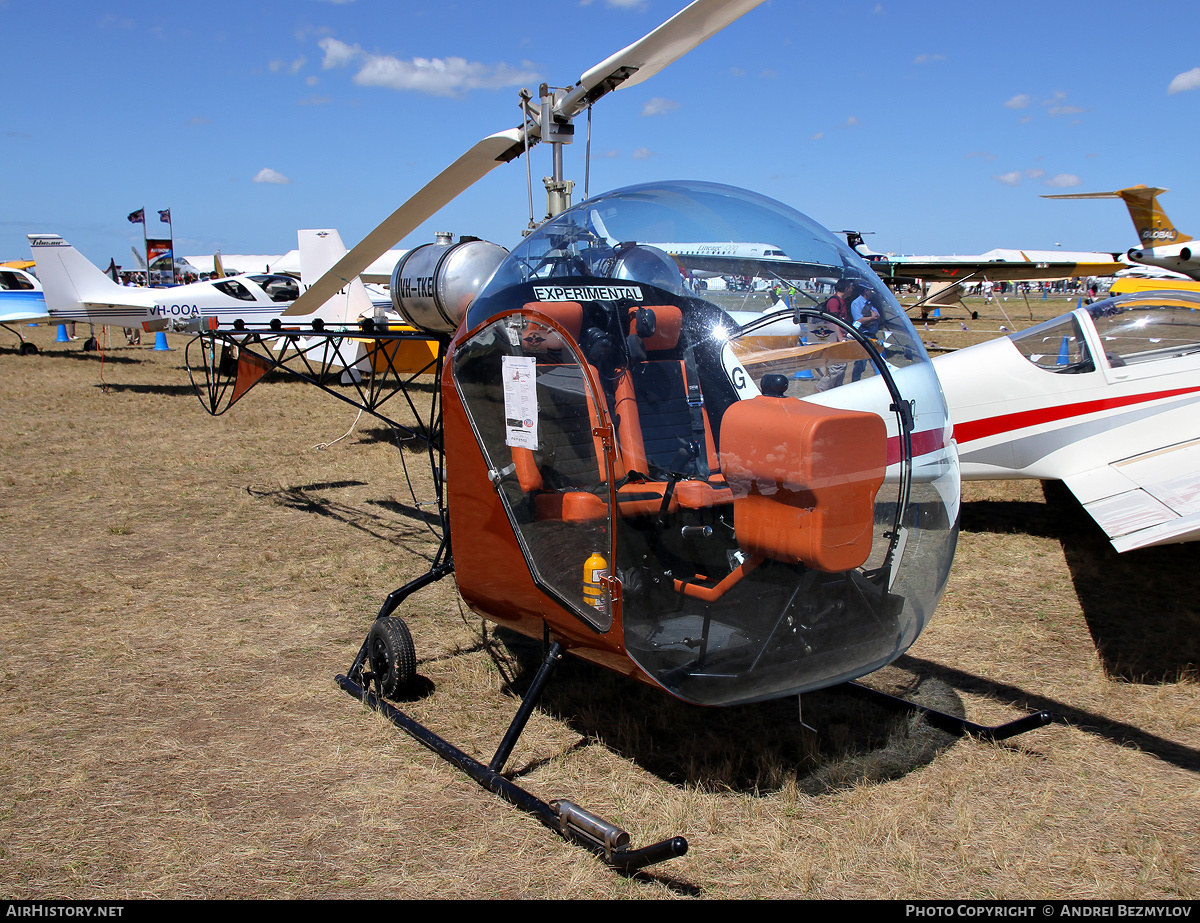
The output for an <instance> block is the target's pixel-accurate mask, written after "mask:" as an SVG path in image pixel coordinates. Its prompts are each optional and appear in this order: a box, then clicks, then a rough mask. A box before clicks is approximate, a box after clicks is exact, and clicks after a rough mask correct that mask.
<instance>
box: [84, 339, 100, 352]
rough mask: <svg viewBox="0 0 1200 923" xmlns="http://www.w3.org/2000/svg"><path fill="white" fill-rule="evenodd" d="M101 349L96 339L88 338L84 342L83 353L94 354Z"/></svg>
mask: <svg viewBox="0 0 1200 923" xmlns="http://www.w3.org/2000/svg"><path fill="white" fill-rule="evenodd" d="M99 348H100V344H99V343H97V342H96V338H95V337H88V338H87V339H86V340H84V341H83V351H84V352H85V353H94V352H95V351H96V350H97V349H99Z"/></svg>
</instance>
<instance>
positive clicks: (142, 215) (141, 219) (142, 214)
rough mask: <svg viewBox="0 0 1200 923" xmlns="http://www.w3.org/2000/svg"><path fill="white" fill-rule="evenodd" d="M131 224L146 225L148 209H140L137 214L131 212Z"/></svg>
mask: <svg viewBox="0 0 1200 923" xmlns="http://www.w3.org/2000/svg"><path fill="white" fill-rule="evenodd" d="M129 223H130V224H145V223H146V209H144V208H139V209H138V210H137V211H135V212H130V213H129Z"/></svg>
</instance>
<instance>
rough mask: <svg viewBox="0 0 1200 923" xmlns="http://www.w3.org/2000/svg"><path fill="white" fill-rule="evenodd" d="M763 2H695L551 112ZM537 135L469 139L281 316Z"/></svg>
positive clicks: (570, 112)
mask: <svg viewBox="0 0 1200 923" xmlns="http://www.w3.org/2000/svg"><path fill="white" fill-rule="evenodd" d="M762 2H763V0H695V2H693V3H691V4H690V5H688V6H686V7H684V8H683V9H682V10H680V11H679V12H678V13H676V14H675V15H674V16H672V17H671V18H670V19H668V20H667V21H666V22H664V23H663V24H662V25H661V26H659V27H658V28H657V29H655V30H654V31H653V32H650V33H649V34H648V35H646V36H644V37H642V38H641V39H639V40H638V41H636V42H634V43H633V44H632V45H629V46H628V47H626V48H623V49H621V50H620V51H618V52H617V53H616V54H614V55H611V56H610V57H608V58H606V59H605V60H603V61H601V62H600V63H599V64H597V65H596V66H595V67H593V68H591V69H590V70H588V71H586V72H585V73H584V74H583V76H582V77H580V78H579V82H578V83H576V85H575V86H574V87H572V88H571V89H570V90H569V91H568V92H567V93H566V94H565V95H564V96H563V97H562V98H561V99H557V101H556V103H555V105H554V107H553V109H552V110H551V116H552V118H554V119H555V120H556V121H559V122H563V121H570V120H571V119H572V118H574V117H575V116H576V115H578V114H579V113H580V112H582V111H583V110H585V109H586V108H587V107H588V106H590V105H592V103H594V102H595V101H596V100H598V99H600V98H601V97H602V96H604V95H606V94H607V93H609V92H611V91H612V90H616V89H620V88H621V87H627V86H634V85H636V84H638V83H641V82H642V81H644V80H646V79H647V78H649V77H653V76H654V75H655V74H657V73H658V72H659V71H660V70H662V69H663V68H664V67H666V66H667V65H668V64H670V63H671V62H672V61H674V60H676V59H677V58H680V57H682V56H683V55H685V54H687V52H689V51H691V50H692V49H693V48H695V47H696V46H698V45H700V44H701V43H702V42H704V41H705V40H707V39H708V38H710V37H712V36H713V35H715V34H716V33H717V32H719V31H721V29H723V28H725V26H727V25H729V23H731V22H733V21H734V20H735V19H737V18H739V17H740V16H742V15H744V14H745V13H748V12H749V11H750V10H752V9H754V7H756V6H758V5H759V4H760V3H762ZM541 138H542V126H541V125H540V124H539V123H538V122H536V121H533V120H527V121H526V122H525V124H524V125H522V126H518V127H517V128H513V129H510V130H508V131H501V132H497V133H496V134H494V135H489V136H488V137H486V138H484V139H483V140H482V141H479V142H477V143H476V144H475V145H474V146H473V147H472V148H471V149H470V150H468V151H467V152H466V153H465V154H463V155H462V156H461V157H459V158H458V160H456V161H454V163H452V164H451V165H450V166H448V167H447V168H446V169H445V170H443V171H442V172H441V173H439V174H438V175H437V176H435V177H434V178H433V179H432V180H431V181H430V182H429V183H428V184H426V185H425V186H424V187H423V188H422V189H421V190H420V191H418V192H417V193H416V194H415V195H414V196H413V197H412V198H410V199H409V200H408V201H407V202H405V203H404V204H403V205H401V206H400V207H399V208H398V209H396V210H395V211H394V212H392V214H391V215H389V216H388V217H387V218H385V219H384V221H383V223H382V224H380V225H379V226H378V227H377V228H375V230H373V231H372V232H371V233H370V234H368V235H367V236H366V237H364V238H363V239H362V240H361V241H359V243H358V244H357V245H356V246H355V247H354V249H353V250H351V251H350V252H349V253H347V254H346V255H345V256H344V257H342V258H341V259H340V260H338V261H337V263H335V264H334V265H333V267H332V268H331V269H330V270H329V271H328V272H326V273H325V274H324V275H323V276H321V278H319V279H318V280H317V281H316V282H314V283H313V284H312V286H311V287H310V288H309V289H308V290H307V291H306V292H304V294H302V295H301V296H300V297H299V298H297V299H296V300H295V301H294V302H292V304H291V306H290V307H288V309H287V310H286V311H284V312H283V316H285V317H295V316H297V315H304V314H311V313H313V312H314V311H316V310H317V308H319V307H321V305H323V304H324V303H325V302H326V301H328V300H329V299H330V298H332V297H333V296H334V295H335V294H336V293H337V291H338V290H339V289H341V288H342V287H343V286H344V285H346V283H348V282H349V281H350V280H351V279H353V278H354V277H355V276H357V275H359V274H360V273H362V272H363V271H364V270H365V269H366V268H367V267H368V266H370V265H371V263H373V262H374V261H375V260H377V259H378V258H379V257H381V256H383V254H384V253H386V252H387V251H388V250H390V249H391V248H392V247H394V246H395V245H396V244H397V243H399V242H400V241H401V240H402V239H403V238H404V237H406V236H407V235H409V234H411V233H412V232H413V231H414V230H415V229H416V228H417V226H418V225H420V224H421V223H422V222H423V221H426V220H427V219H428V218H430V217H431V216H433V215H434V214H435V213H436V212H437V211H438V210H440V209H441V208H442V207H444V206H445V205H446V204H447V203H449V202H450V201H452V200H453V199H454V198H455V197H457V196H458V194H459V193H460V192H463V191H464V190H466V189H468V188H470V187H471V186H472V185H474V184H475V183H476V182H478V181H479V180H480V179H482V178H483V177H484V176H486V175H487V174H488V173H490V172H491V171H492V170H493V169H495V168H496V167H497V166H498V165H499V164H501V163H507V162H508V161H510V160H513V159H515V158H516V157H519V156H520V155H521V154H522V153H524V152H525V149H526V147H527V146H528V147H532V146H533V145H534V144H536V143H537V142H538V141H540V140H541Z"/></svg>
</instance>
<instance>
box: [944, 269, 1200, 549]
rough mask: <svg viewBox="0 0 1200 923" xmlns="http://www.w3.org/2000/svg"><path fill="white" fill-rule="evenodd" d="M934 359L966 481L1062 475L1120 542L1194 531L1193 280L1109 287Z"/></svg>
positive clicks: (1196, 390) (1151, 541) (1199, 304)
mask: <svg viewBox="0 0 1200 923" xmlns="http://www.w3.org/2000/svg"><path fill="white" fill-rule="evenodd" d="M933 366H934V368H935V370H936V371H937V373H938V377H939V379H940V380H941V383H942V388H943V391H944V393H945V395H946V400H947V403H948V404H949V407H950V418H951V420H952V421H953V424H954V438H955V440H956V442H957V444H958V452H959V465H960V468H961V471H962V477H963V479H964V480H992V479H1009V478H1040V479H1047V480H1061V481H1063V482H1064V483H1065V484H1066V485H1067V487H1068V488H1070V490H1071V491H1072V493H1074V494H1075V496H1076V497H1077V498H1078V499H1079V500H1080V502H1081V503H1082V504H1083V506H1084V508H1085V509H1086V510H1087V511H1088V513H1089V514H1090V515H1091V516H1092V518H1093V519H1095V520H1096V522H1097V523H1099V525H1100V526H1101V528H1103V529H1104V531H1105V532H1106V533H1107V534H1108V536H1109V539H1110V540H1111V542H1112V545H1113V547H1114V548H1116V549H1117V551H1129V550H1131V549H1134V548H1144V547H1148V546H1152V545H1163V544H1170V543H1175V542H1186V541H1193V540H1196V539H1198V538H1200V293H1197V292H1194V291H1193V292H1187V291H1164V290H1151V291H1142V292H1136V293H1132V294H1125V295H1118V296H1116V297H1114V298H1109V299H1107V300H1104V301H1100V302H1097V303H1095V304H1092V305H1088V306H1086V307H1082V308H1079V309H1078V310H1075V311H1073V312H1071V313H1069V314H1064V315H1062V316H1061V317H1057V318H1054V319H1053V320H1049V321H1046V322H1045V323H1043V324H1039V325H1037V326H1036V327H1030V328H1029V329H1028V330H1023V331H1021V332H1020V333H1014V334H1011V335H1009V336H1006V337H1001V338H1000V339H996V340H990V341H988V342H986V343H980V344H979V345H977V346H971V347H968V348H966V349H960V350H957V351H956V352H952V353H947V354H945V355H941V356H938V357H937V358H935V359H934V360H933Z"/></svg>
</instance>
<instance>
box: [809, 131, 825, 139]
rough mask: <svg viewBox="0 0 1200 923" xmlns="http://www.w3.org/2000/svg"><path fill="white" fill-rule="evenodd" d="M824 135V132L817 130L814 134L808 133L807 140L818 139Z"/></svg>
mask: <svg viewBox="0 0 1200 923" xmlns="http://www.w3.org/2000/svg"><path fill="white" fill-rule="evenodd" d="M824 137H825V132H823V131H819V132H817V133H816V134H815V135H810V136H809V138H808V140H809V141H820V140H821V139H822V138H824Z"/></svg>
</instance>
